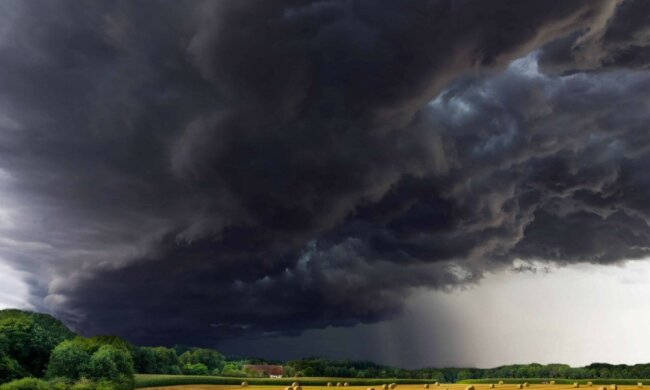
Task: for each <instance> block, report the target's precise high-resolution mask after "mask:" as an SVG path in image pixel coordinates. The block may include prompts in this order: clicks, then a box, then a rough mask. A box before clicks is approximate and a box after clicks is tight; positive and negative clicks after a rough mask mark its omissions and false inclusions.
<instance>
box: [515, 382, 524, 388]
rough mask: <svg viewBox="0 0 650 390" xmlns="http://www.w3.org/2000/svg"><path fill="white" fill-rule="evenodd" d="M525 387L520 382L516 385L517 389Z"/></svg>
mask: <svg viewBox="0 0 650 390" xmlns="http://www.w3.org/2000/svg"><path fill="white" fill-rule="evenodd" d="M523 388H524V386H523V385H522V384H521V383H519V384H517V385H516V386H515V389H523Z"/></svg>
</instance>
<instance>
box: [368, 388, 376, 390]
mask: <svg viewBox="0 0 650 390" xmlns="http://www.w3.org/2000/svg"><path fill="white" fill-rule="evenodd" d="M367 390H375V388H374V387H368V389H367Z"/></svg>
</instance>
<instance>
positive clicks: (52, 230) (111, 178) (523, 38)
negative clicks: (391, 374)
mask: <svg viewBox="0 0 650 390" xmlns="http://www.w3.org/2000/svg"><path fill="white" fill-rule="evenodd" d="M646 4H647V3H646V2H643V1H633V0H628V1H623V2H621V1H605V0H602V1H594V0H583V1H578V0H571V1H562V2H559V1H558V2H543V1H506V0H497V1H491V2H485V1H482V0H475V1H472V0H466V1H451V0H437V1H400V2H395V1H273V2H271V1H219V2H206V3H203V2H196V1H183V2H179V1H141V2H129V1H107V2H92V3H91V2H84V3H79V2H73V1H57V2H49V1H48V2H46V1H33V0H29V1H6V2H3V3H2V4H1V5H0V26H2V27H0V129H1V130H2V131H1V133H0V147H1V149H0V150H1V152H0V168H1V171H0V199H1V203H0V211H1V212H2V213H0V216H1V217H2V218H0V240H1V241H0V242H1V243H2V244H1V245H0V258H1V259H2V262H3V263H4V264H6V265H8V266H10V267H11V268H12V269H15V270H17V271H19V272H21V273H23V274H25V275H28V276H27V277H26V279H27V281H28V284H29V286H30V298H29V302H30V304H31V305H33V306H34V307H37V308H42V309H44V310H49V311H52V312H54V313H56V314H57V315H59V316H61V317H63V318H65V319H66V320H67V322H68V323H70V324H72V325H73V326H74V327H75V328H76V329H78V330H80V331H82V332H84V333H116V334H118V335H121V336H124V337H126V338H127V339H129V340H130V341H133V342H137V343H149V344H154V343H162V344H173V343H179V342H182V343H197V344H206V343H208V344H209V343H214V342H217V341H218V340H220V339H224V338H232V337H259V336H272V335H280V334H288V335H296V334H299V333H300V332H301V331H303V330H305V329H310V328H322V327H326V326H330V325H333V326H352V325H356V324H359V323H372V322H376V321H380V320H384V319H388V318H391V317H393V316H395V315H397V314H398V313H400V311H401V310H403V308H404V303H405V301H406V300H408V298H409V296H411V294H412V293H413V292H414V291H415V290H417V289H442V290H445V289H453V288H457V287H462V286H463V285H466V284H468V283H478V282H480V279H481V278H482V276H483V274H484V273H485V272H486V271H492V270H498V269H502V268H508V267H511V266H512V264H513V262H515V261H518V262H522V261H523V262H524V263H525V262H527V261H543V262H552V263H554V264H557V265H563V264H569V263H578V262H589V263H598V264H613V263H617V262H620V261H623V260H627V259H640V258H644V257H647V256H648V254H649V252H650V227H649V226H648V218H649V217H650V215H649V214H648V213H649V212H650V201H649V200H648V197H647V194H648V191H649V190H650V176H649V175H648V173H647V169H646V167H647V166H648V164H649V163H650V151H649V148H650V135H648V132H647V124H648V123H650V122H649V121H650V109H649V108H650V107H649V106H650V73H648V72H647V71H646V70H645V69H646V67H647V64H648V62H647V61H646V58H647V56H646V55H645V54H644V52H645V50H646V46H647V43H648V42H647V37H646V35H647V34H646V32H647V31H650V30H648V28H649V27H648V26H649V25H648V20H646V19H643V18H642V17H641V16H643V15H647V13H644V12H642V10H639V9H638V8H644V7H645V8H647V7H646ZM626 15H627V16H626ZM629 15H634V16H636V17H635V18H634V19H633V22H631V23H628V24H624V23H623V22H622V21H621V20H622V19H624V18H626V19H627V18H628V16H629ZM538 64H539V65H538ZM558 70H559V71H558Z"/></svg>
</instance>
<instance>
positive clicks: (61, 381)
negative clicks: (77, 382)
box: [49, 378, 70, 390]
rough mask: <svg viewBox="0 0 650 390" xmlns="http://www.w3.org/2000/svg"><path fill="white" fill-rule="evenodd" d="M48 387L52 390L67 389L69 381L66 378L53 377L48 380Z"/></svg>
mask: <svg viewBox="0 0 650 390" xmlns="http://www.w3.org/2000/svg"><path fill="white" fill-rule="evenodd" d="M49 384H50V389H52V390H68V389H70V383H68V380H67V379H66V378H54V379H50V381H49Z"/></svg>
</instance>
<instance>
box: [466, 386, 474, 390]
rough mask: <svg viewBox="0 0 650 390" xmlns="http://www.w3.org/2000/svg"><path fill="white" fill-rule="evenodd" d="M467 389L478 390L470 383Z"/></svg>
mask: <svg viewBox="0 0 650 390" xmlns="http://www.w3.org/2000/svg"><path fill="white" fill-rule="evenodd" d="M465 390H476V389H475V388H474V386H473V385H469V386H467V387H466V388H465Z"/></svg>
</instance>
